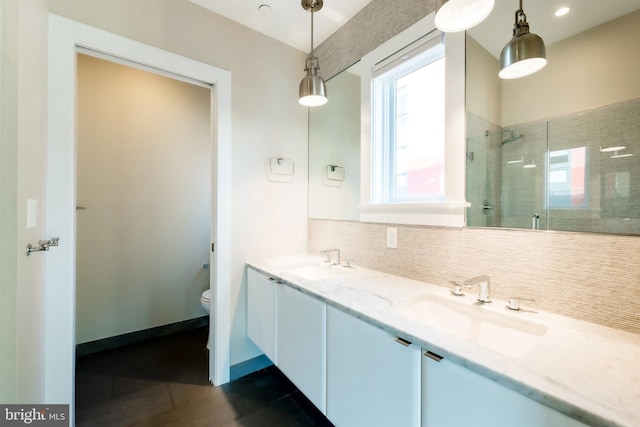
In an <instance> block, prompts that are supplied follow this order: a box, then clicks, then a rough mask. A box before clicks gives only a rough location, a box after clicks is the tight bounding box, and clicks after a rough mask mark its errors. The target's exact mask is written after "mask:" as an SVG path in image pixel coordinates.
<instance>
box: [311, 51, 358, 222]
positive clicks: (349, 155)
mask: <svg viewBox="0 0 640 427" xmlns="http://www.w3.org/2000/svg"><path fill="white" fill-rule="evenodd" d="M357 67H358V64H357V63H356V64H354V65H352V66H351V67H349V68H348V69H347V70H345V71H342V72H341V73H339V74H338V75H336V76H335V77H333V78H331V79H330V80H328V81H327V82H326V84H327V96H328V98H329V102H328V103H327V104H325V105H324V106H322V107H318V108H314V109H310V110H309V218H316V219H333V220H353V221H357V220H358V219H359V211H358V203H360V77H359V74H358V69H357Z"/></svg>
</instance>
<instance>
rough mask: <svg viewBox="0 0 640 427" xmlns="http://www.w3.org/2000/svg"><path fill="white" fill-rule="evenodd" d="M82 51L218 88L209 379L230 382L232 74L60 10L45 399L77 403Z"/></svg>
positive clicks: (52, 28) (51, 118) (55, 21)
mask: <svg viewBox="0 0 640 427" xmlns="http://www.w3.org/2000/svg"><path fill="white" fill-rule="evenodd" d="M80 48H84V49H89V50H92V51H96V52H98V53H103V54H106V55H109V56H112V57H116V58H122V59H124V60H126V61H130V62H133V63H138V64H141V65H142V66H148V67H152V68H156V69H159V70H163V71H166V72H169V73H172V74H174V75H177V76H184V77H186V78H188V79H195V80H199V81H201V82H204V83H207V84H210V85H211V86H212V96H211V141H212V147H213V149H212V158H211V172H212V173H211V242H212V244H215V252H212V253H210V264H211V278H210V286H211V290H212V294H213V298H212V304H211V315H210V325H211V326H210V328H209V334H210V342H211V343H212V346H211V347H212V349H211V351H210V353H209V379H210V381H211V382H212V383H213V384H214V385H220V384H224V383H226V382H228V381H229V366H230V335H231V323H230V274H231V272H230V253H231V250H230V249H231V209H230V205H231V203H230V202H231V185H230V184H231V73H230V72H229V71H227V70H223V69H221V68H218V67H214V66H211V65H209V64H205V63H202V62H199V61H195V60H192V59H189V58H186V57H183V56H180V55H177V54H174V53H171V52H167V51H164V50H162V49H158V48H155V47H153V46H149V45H145V44H143V43H139V42H136V41H134V40H131V39H127V38H124V37H121V36H118V35H115V34H112V33H109V32H106V31H103V30H99V29H97V28H94V27H90V26H88V25H85V24H81V23H78V22H75V21H72V20H69V19H66V18H63V17H60V16H57V15H53V14H50V15H49V108H48V122H49V123H48V126H49V127H48V148H47V150H48V155H47V158H48V160H47V184H46V185H47V201H46V205H47V206H46V228H47V235H51V236H55V237H59V238H60V247H58V248H56V250H55V251H51V252H50V253H49V256H48V257H47V259H46V273H45V295H44V305H45V313H44V365H45V366H44V377H45V378H44V384H45V390H44V400H45V401H46V402H48V403H63V404H70V405H71V413H73V412H74V381H75V264H76V257H75V251H76V247H75V246H76V212H75V206H76V140H75V139H76V123H75V120H76V116H75V109H76V52H77V50H78V49H80Z"/></svg>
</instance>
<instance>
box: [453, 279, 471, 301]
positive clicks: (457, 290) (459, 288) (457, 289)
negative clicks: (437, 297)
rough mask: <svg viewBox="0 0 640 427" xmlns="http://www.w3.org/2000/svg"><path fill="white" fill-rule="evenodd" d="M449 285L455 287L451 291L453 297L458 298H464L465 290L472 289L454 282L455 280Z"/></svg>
mask: <svg viewBox="0 0 640 427" xmlns="http://www.w3.org/2000/svg"><path fill="white" fill-rule="evenodd" d="M449 283H451V284H452V285H453V288H452V289H451V295H454V296H456V297H463V296H464V291H463V288H470V287H471V286H468V285H461V284H460V283H458V282H456V281H454V280H449Z"/></svg>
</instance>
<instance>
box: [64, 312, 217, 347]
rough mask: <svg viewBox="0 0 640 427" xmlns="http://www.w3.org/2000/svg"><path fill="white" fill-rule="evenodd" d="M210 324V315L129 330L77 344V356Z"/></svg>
mask: <svg viewBox="0 0 640 427" xmlns="http://www.w3.org/2000/svg"><path fill="white" fill-rule="evenodd" d="M208 324H209V316H202V317H197V318H195V319H189V320H184V321H182V322H176V323H170V324H168V325H162V326H156V327H155V328H149V329H143V330H141V331H134V332H129V333H127V334H122V335H116V336H114V337H108V338H103V339H99V340H95V341H89V342H85V343H82V344H76V357H82V356H88V355H90V354H94V353H99V352H101V351H105V350H113V349H115V348H118V347H123V346H125V345H129V344H136V343H139V342H142V341H146V340H150V339H153V338H159V337H164V336H167V335H171V334H175V333H178V332H183V331H187V330H189V329H195V328H200V327H203V326H206V325H208Z"/></svg>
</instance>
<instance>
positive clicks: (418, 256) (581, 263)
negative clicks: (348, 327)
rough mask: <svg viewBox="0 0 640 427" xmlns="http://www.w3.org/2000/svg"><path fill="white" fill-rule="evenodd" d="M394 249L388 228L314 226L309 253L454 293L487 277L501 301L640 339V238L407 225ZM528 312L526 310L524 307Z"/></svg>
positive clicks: (347, 223)
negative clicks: (517, 301)
mask: <svg viewBox="0 0 640 427" xmlns="http://www.w3.org/2000/svg"><path fill="white" fill-rule="evenodd" d="M393 227H397V228H398V248H397V249H387V248H386V228H387V225H386V224H373V223H361V222H352V221H331V220H318V219H310V220H309V227H308V233H309V235H308V251H309V253H311V254H317V253H319V252H320V251H321V250H323V249H327V248H334V247H337V248H340V251H341V255H342V258H343V259H352V260H353V264H354V265H356V266H363V267H366V268H371V269H375V270H379V271H383V272H385V273H389V274H394V275H397V276H401V277H406V278H409V279H415V280H420V281H424V282H428V283H432V284H436V285H441V286H445V287H450V286H451V284H450V283H449V281H450V280H455V281H463V280H464V279H467V278H470V277H473V276H476V275H479V274H487V275H489V276H490V277H491V293H492V296H493V297H494V298H496V299H500V300H506V299H507V298H508V297H512V296H516V297H521V298H533V299H535V300H536V302H535V303H533V304H532V305H531V307H532V308H534V309H535V308H538V309H541V310H546V311H550V312H554V313H558V314H562V315H565V316H570V317H573V318H576V319H581V320H586V321H590V322H594V323H598V324H602V325H605V326H609V327H613V328H617V329H621V330H625V331H629V332H633V333H640V237H634V236H620V235H607V234H589V233H570V232H553V231H532V230H507V229H495V228H488V229H481V228H446V227H428V226H403V225H396V224H394V225H393ZM523 305H524V304H523Z"/></svg>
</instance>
